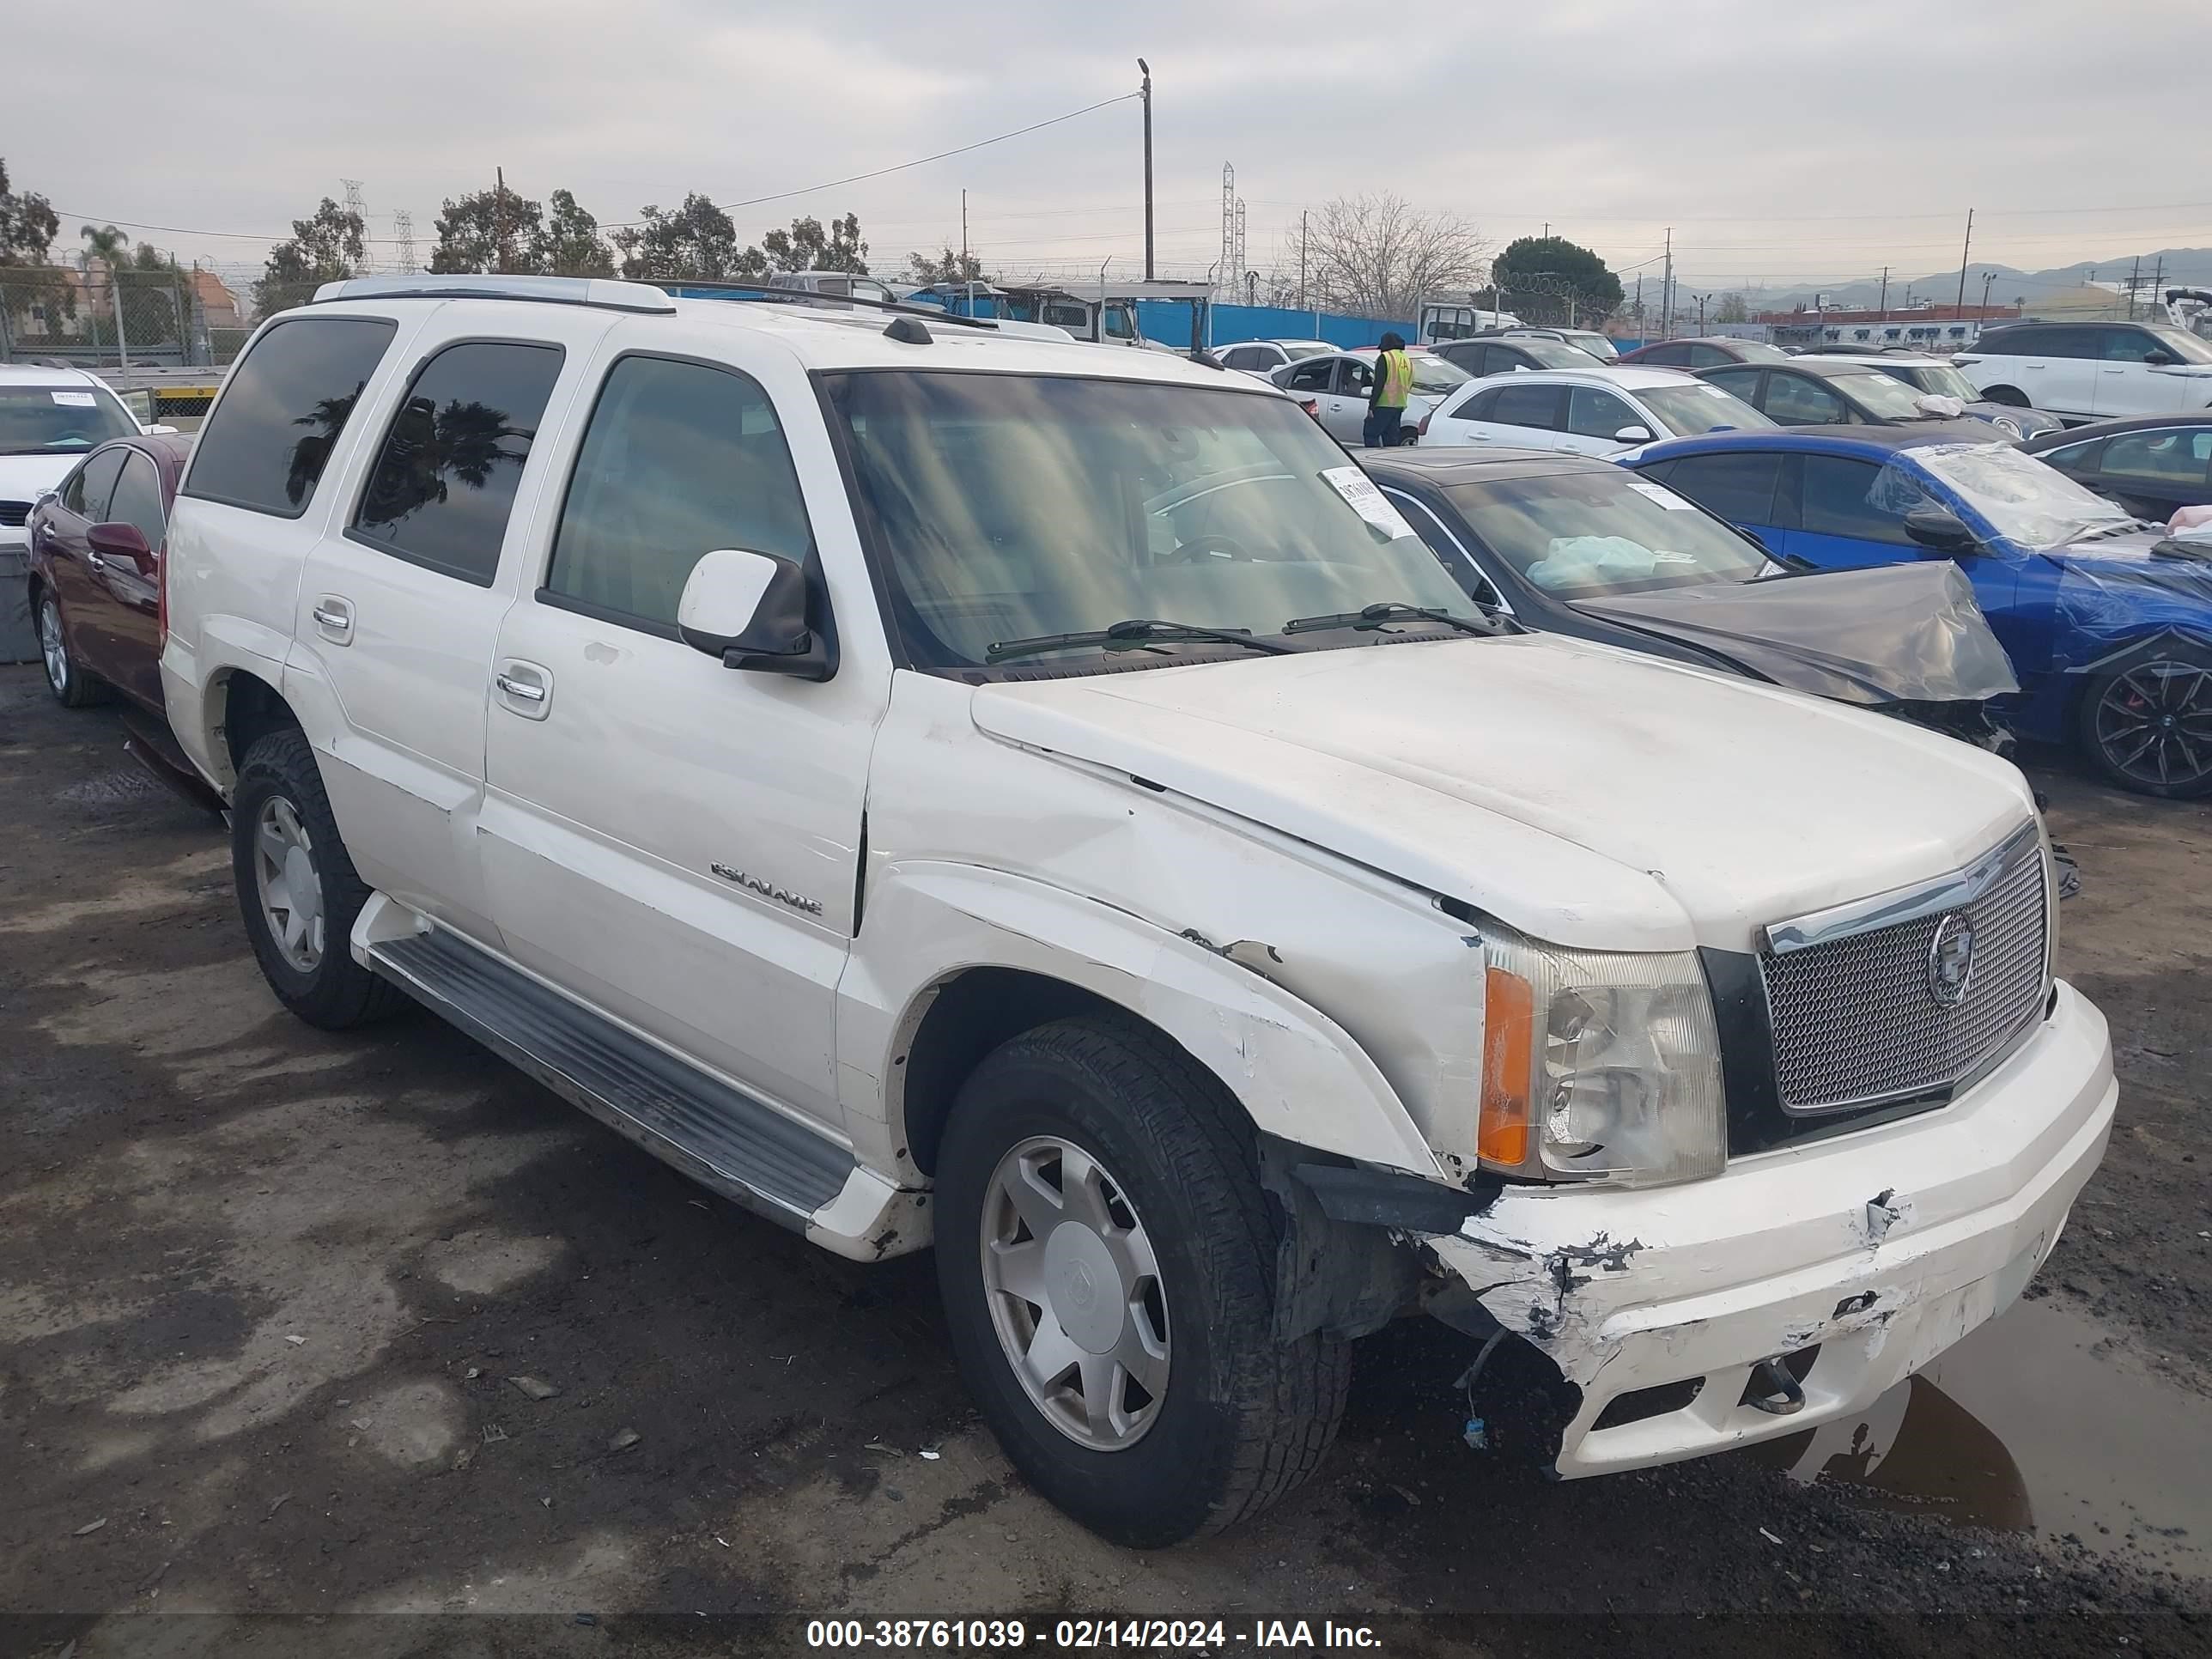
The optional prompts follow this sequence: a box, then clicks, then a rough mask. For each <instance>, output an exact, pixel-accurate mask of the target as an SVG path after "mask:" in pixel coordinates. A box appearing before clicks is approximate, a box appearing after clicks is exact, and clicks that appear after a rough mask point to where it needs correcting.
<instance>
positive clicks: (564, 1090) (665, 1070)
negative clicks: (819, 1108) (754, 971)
mask: <svg viewBox="0 0 2212 1659" xmlns="http://www.w3.org/2000/svg"><path fill="white" fill-rule="evenodd" d="M368 964H369V966H370V967H372V968H373V969H375V970H376V971H377V972H378V973H379V974H381V975H383V976H384V977H385V978H386V979H388V980H391V981H392V982H393V983H395V984H397V985H398V986H399V987H400V988H401V989H403V990H404V991H406V992H407V993H408V994H410V996H413V997H414V998H415V999H416V1000H418V1001H420V1002H422V1003H423V1004H425V1005H427V1006H428V1007H429V1008H430V1009H431V1011H432V1012H435V1013H437V1014H440V1015H441V1016H442V1017H444V1018H446V1019H448V1020H450V1021H452V1022H453V1024H456V1025H458V1026H459V1027H460V1028H461V1029H462V1030H465V1031H466V1032H467V1033H468V1034H469V1035H470V1036H472V1037H474V1038H476V1040H477V1042H481V1043H483V1045H484V1046H485V1047H486V1048H489V1049H491V1050H492V1051H493V1052H494V1053H495V1054H499V1055H500V1056H501V1057H502V1058H503V1059H506V1060H509V1061H512V1062H513V1064H514V1065H516V1066H520V1068H521V1069H522V1070H523V1071H525V1072H527V1073H529V1074H530V1075H531V1076H532V1077H533V1078H536V1079H538V1081H539V1082H540V1083H543V1084H544V1085H545V1086H546V1087H547V1088H549V1089H550V1090H552V1091H553V1092H554V1093H556V1094H557V1095H559V1096H561V1097H562V1098H563V1099H565V1100H567V1101H568V1102H569V1103H572V1104H574V1105H576V1106H580V1107H581V1108H582V1109H584V1110H585V1111H586V1112H589V1113H590V1114H591V1115H592V1116H593V1117H596V1118H598V1119H599V1121H601V1122H603V1123H605V1124H606V1125H607V1126H608V1127H610V1128H612V1129H614V1130H615V1131H616V1132H617V1133H620V1134H622V1135H624V1136H626V1137H627V1138H629V1139H631V1140H634V1141H635V1142H637V1144H638V1145H639V1146H642V1147H644V1148H645V1149H646V1151H647V1152H651V1153H653V1155H654V1156H655V1157H656V1158H662V1159H664V1160H665V1161H666V1162H668V1163H670V1164H674V1165H676V1167H677V1168H678V1169H680V1170H684V1172H685V1173H686V1174H687V1175H690V1176H692V1177H693V1178H694V1179H695V1180H697V1181H699V1182H702V1184H704V1185H706V1186H708V1187H711V1188H714V1190H715V1191H717V1192H719V1193H720V1194H723V1195H724V1196H725V1197H726V1198H729V1199H731V1200H733V1201H735V1202H737V1203H739V1204H742V1205H744V1206H745V1207H746V1208H748V1209H750V1210H756V1211H758V1212H760V1213H762V1214H763V1215H766V1216H768V1217H769V1218H772V1219H775V1220H777V1221H781V1222H782V1223H783V1224H784V1225H787V1226H790V1227H794V1228H798V1229H801V1230H804V1229H805V1225H806V1224H807V1220H808V1218H810V1217H811V1216H812V1215H813V1213H814V1212H816V1211H817V1210H819V1209H820V1208H821V1207H822V1206H823V1205H825V1204H827V1203H829V1200H832V1199H834V1198H836V1196H837V1194H839V1193H840V1192H842V1190H843V1189H844V1186H845V1182H846V1178H847V1177H848V1176H850V1175H851V1174H852V1172H853V1168H854V1158H853V1155H852V1153H851V1152H848V1150H847V1149H845V1148H844V1147H842V1146H837V1145H836V1144H835V1143H834V1142H831V1141H829V1140H825V1139H823V1138H822V1137H821V1136H820V1135H818V1134H816V1133H814V1132H813V1131H812V1130H811V1129H809V1128H807V1127H805V1125H804V1124H801V1123H798V1122H795V1121H793V1120H792V1119H790V1118H788V1117H786V1116H785V1115H783V1114H782V1113H781V1112H779V1111H777V1110H775V1109H774V1108H773V1107H770V1106H769V1105H767V1104H765V1103H763V1102H761V1101H759V1100H756V1099H755V1098H754V1097H752V1096H750V1095H748V1094H745V1093H744V1092H742V1091H739V1090H737V1089H733V1088H732V1087H731V1086H730V1085H728V1084H726V1083H724V1082H722V1081H721V1080H720V1079H716V1078H711V1077H708V1076H707V1075H705V1074H704V1073H701V1072H700V1071H698V1070H697V1069H696V1068H695V1067H693V1066H689V1065H686V1064H685V1063H684V1061H683V1060H678V1059H677V1058H676V1057H675V1056H674V1055H672V1054H669V1053H668V1052H666V1051H665V1049H661V1048H655V1047H654V1046H653V1044H651V1043H649V1042H646V1041H645V1040H644V1039H642V1038H641V1037H638V1036H634V1035H633V1034H631V1033H630V1032H629V1031H626V1030H623V1028H622V1027H620V1026H619V1025H617V1024H613V1023H612V1022H611V1021H609V1020H607V1019H605V1018H601V1017H600V1016H599V1015H598V1014H595V1013H593V1012H591V1011H590V1010H589V1009H586V1008H584V1007H580V1006H578V1005H577V1004H575V1003H574V1002H572V1001H570V1000H568V998H567V997H564V996H562V994H560V993H558V992H557V991H553V990H550V989H549V988H547V987H545V986H543V985H540V984H539V983H538V981H536V980H534V979H532V978H531V977H529V975H526V974H523V973H521V972H519V971H518V970H516V969H513V968H511V967H509V966H508V965H507V963H503V962H501V961H499V960H498V959H497V958H495V957H491V956H488V955H486V954H485V953H484V952H483V951H480V950H478V949H477V947H476V946H474V945H471V944H469V943H467V942H466V941H465V940H464V939H460V938H459V936H457V935H455V934H453V933H448V932H445V931H443V930H439V931H435V932H431V933H416V934H411V935H410V936H409V937H407V938H404V939H384V940H379V941H377V942H375V943H373V944H371V945H369V946H368Z"/></svg>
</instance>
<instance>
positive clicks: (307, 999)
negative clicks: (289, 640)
mask: <svg viewBox="0 0 2212 1659" xmlns="http://www.w3.org/2000/svg"><path fill="white" fill-rule="evenodd" d="M230 807H231V811H230V861H231V875H232V878H233V879H234V882H235V883H236V884H237V887H238V905H239V909H240V912H241V913H242V914H243V915H244V917H245V921H246V937H247V938H248V939H251V940H252V942H253V954H254V957H255V958H256V959H257V960H258V961H259V963H261V972H262V975H263V977H264V978H265V979H267V980H268V981H269V986H270V989H271V990H273V991H275V992H276V996H277V1000H279V1001H281V1002H282V1003H283V1005H284V1006H286V1007H287V1008H289V1009H290V1010H291V1011H292V1012H294V1013H295V1014H297V1015H298V1016H299V1017H300V1018H301V1019H304V1020H306V1021H307V1024H310V1025H319V1026H321V1027H322V1028H323V1029H325V1030H332V1031H337V1030H344V1029H346V1028H347V1027H348V1026H352V1025H361V1024H367V1023H368V1021H370V1020H373V1019H378V1018H382V1017H383V1016H384V1015H386V1014H388V1013H391V1012H392V1011H393V1010H394V1009H397V1008H399V1007H402V1006H405V1003H406V997H405V994H404V993H403V992H401V991H400V990H399V989H398V987H396V986H394V985H392V984H391V983H389V982H388V981H385V980H381V979H379V978H378V977H377V976H376V975H374V974H372V973H370V972H369V970H368V969H366V968H364V967H362V965H361V964H360V963H357V962H356V961H355V960H354V959H353V953H352V951H350V950H349V948H348V945H347V941H348V939H349V935H350V934H351V933H352V932H353V924H354V918H355V917H356V916H358V915H360V914H361V907H362V905H363V904H365V903H367V902H368V885H367V884H365V883H364V882H362V878H361V877H360V876H359V875H358V874H356V872H355V870H354V867H353V860H352V858H351V857H349V855H348V854H347V852H346V849H345V842H343V840H341V839H340V838H339V836H338V826H337V819H336V818H334V817H331V804H330V799H329V797H328V796H326V795H325V794H324V793H323V775H322V773H321V771H320V770H319V769H318V768H317V767H316V765H315V753H314V750H313V749H311V748H309V747H308V745H307V736H306V734H305V733H304V732H301V731H300V729H299V728H298V727H297V726H288V727H286V728H284V729H283V730H282V731H277V732H270V733H269V734H268V735H267V736H266V737H264V738H259V739H258V740H257V741H256V742H255V743H254V744H253V747H252V749H250V750H247V751H246V760H245V763H244V764H242V765H241V766H240V768H239V769H238V787H237V788H236V789H234V791H233V792H232V793H231V802H230Z"/></svg>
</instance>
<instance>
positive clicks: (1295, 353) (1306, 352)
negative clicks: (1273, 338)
mask: <svg viewBox="0 0 2212 1659" xmlns="http://www.w3.org/2000/svg"><path fill="white" fill-rule="evenodd" d="M1276 343H1277V344H1278V345H1282V348H1283V356H1285V357H1288V358H1289V359H1290V360H1291V362H1294V363H1295V362H1297V361H1298V360H1299V359H1300V358H1303V357H1321V356H1327V355H1328V353H1330V352H1332V351H1334V350H1335V349H1336V348H1335V347H1334V346H1333V345H1327V344H1324V343H1322V342H1320V341H1318V340H1316V341H1315V342H1314V343H1312V344H1311V345H1308V344H1306V343H1304V342H1303V341H1293V342H1291V343H1289V344H1284V343H1282V342H1281V341H1277V342H1276Z"/></svg>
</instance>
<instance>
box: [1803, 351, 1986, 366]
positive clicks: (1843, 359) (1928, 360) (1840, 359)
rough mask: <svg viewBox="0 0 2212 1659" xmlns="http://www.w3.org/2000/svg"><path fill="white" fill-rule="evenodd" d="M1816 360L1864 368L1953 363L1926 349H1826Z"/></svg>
mask: <svg viewBox="0 0 2212 1659" xmlns="http://www.w3.org/2000/svg"><path fill="white" fill-rule="evenodd" d="M1807 356H1811V354H1810V353H1808V354H1807ZM1797 361H1798V362H1804V361H1805V359H1804V358H1802V357H1801V358H1799V359H1798V360H1797ZM1814 362H1822V363H1856V364H1857V365H1858V366H1859V367H1860V368H1893V367H1895V368H1949V367H1950V364H1951V360H1950V359H1949V358H1948V357H1938V356H1933V355H1932V354H1930V353H1929V352H1925V351H1824V352H1822V353H1821V354H1820V356H1818V357H1816V358H1814Z"/></svg>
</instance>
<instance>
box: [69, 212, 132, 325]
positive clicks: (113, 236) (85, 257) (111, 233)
mask: <svg viewBox="0 0 2212 1659" xmlns="http://www.w3.org/2000/svg"><path fill="white" fill-rule="evenodd" d="M77 234H78V235H80V236H82V237H83V238H84V243H85V246H84V251H83V252H81V253H80V254H78V255H77V262H78V264H80V265H81V266H82V268H83V270H84V276H85V287H86V288H87V289H90V288H91V286H92V262H93V261H94V259H97V260H99V261H100V264H104V265H106V267H107V276H108V281H109V282H111V283H113V284H114V288H115V292H114V295H113V296H112V297H113V300H114V302H115V331H116V335H115V337H116V349H117V350H118V353H121V352H123V351H126V350H128V349H129V348H128V347H127V346H125V344H124V343H123V337H124V321H123V270H124V267H125V265H127V264H129V263H130V260H129V258H128V256H129V254H130V252H131V239H130V238H129V237H128V236H125V234H123V233H122V232H121V231H119V230H118V229H116V228H115V227H114V226H113V225H105V226H97V227H95V226H93V225H81V226H79V227H78V228H77ZM98 315H99V308H98V307H94V317H95V318H96V317H97V316H98ZM95 337H96V336H95Z"/></svg>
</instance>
